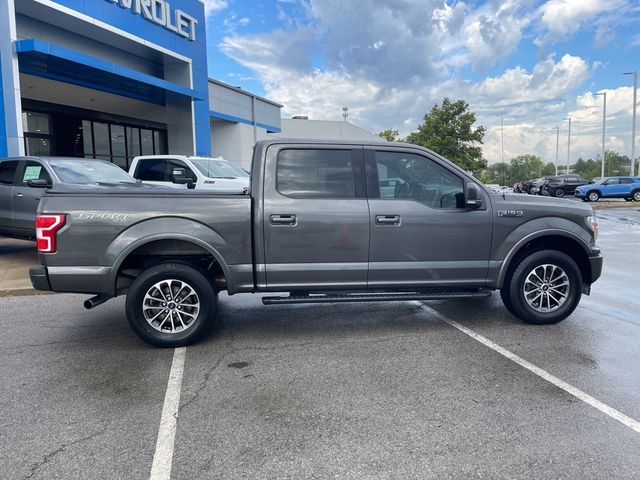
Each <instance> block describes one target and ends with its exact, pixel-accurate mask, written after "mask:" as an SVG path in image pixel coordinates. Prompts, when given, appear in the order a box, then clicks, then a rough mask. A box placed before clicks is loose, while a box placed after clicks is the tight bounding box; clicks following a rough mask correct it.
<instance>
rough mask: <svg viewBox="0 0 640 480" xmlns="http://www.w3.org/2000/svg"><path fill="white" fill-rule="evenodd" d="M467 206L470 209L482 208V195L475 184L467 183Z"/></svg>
mask: <svg viewBox="0 0 640 480" xmlns="http://www.w3.org/2000/svg"><path fill="white" fill-rule="evenodd" d="M465 205H466V207H467V208H470V209H474V210H475V209H478V208H481V207H482V195H481V194H480V191H479V190H478V186H477V185H476V184H475V183H467V198H466V199H465Z"/></svg>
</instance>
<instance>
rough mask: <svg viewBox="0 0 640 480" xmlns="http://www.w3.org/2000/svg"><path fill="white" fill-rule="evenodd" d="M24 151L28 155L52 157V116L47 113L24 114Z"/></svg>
mask: <svg viewBox="0 0 640 480" xmlns="http://www.w3.org/2000/svg"><path fill="white" fill-rule="evenodd" d="M22 125H23V128H24V149H25V153H26V154H27V155H31V156H35V157H39V156H42V157H45V156H50V155H51V154H52V153H53V133H52V131H51V116H50V115H49V114H47V113H36V112H24V113H23V114H22Z"/></svg>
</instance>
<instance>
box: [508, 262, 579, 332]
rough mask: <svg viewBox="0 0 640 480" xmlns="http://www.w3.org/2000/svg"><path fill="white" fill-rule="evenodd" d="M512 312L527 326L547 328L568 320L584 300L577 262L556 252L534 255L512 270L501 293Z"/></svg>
mask: <svg viewBox="0 0 640 480" xmlns="http://www.w3.org/2000/svg"><path fill="white" fill-rule="evenodd" d="M501 293H502V295H503V298H504V297H505V296H506V297H508V299H507V300H506V301H505V302H504V303H505V305H507V308H508V309H509V311H510V312H511V313H513V314H514V315H515V316H516V317H518V318H520V319H522V320H524V321H525V322H527V323H532V324H536V325H547V324H552V323H558V322H560V321H562V320H564V319H565V318H567V317H568V316H569V315H571V313H573V311H574V310H575V309H576V307H577V306H578V303H579V302H580V298H581V297H582V274H581V273H580V269H579V268H578V265H576V262H574V261H573V259H572V258H571V257H569V256H568V255H566V254H564V253H562V252H558V251H556V250H540V251H537V252H534V253H532V254H530V255H528V256H527V257H525V258H523V259H522V261H521V262H520V263H519V264H518V265H517V266H516V267H515V269H513V271H512V273H511V275H510V276H509V277H508V278H507V279H506V280H505V285H504V287H503V289H502V291H501Z"/></svg>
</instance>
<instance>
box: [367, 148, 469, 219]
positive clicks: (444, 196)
mask: <svg viewBox="0 0 640 480" xmlns="http://www.w3.org/2000/svg"><path fill="white" fill-rule="evenodd" d="M375 160H376V166H377V169H378V184H379V189H380V198H381V199H399V200H415V201H417V202H420V203H424V204H425V205H428V206H430V207H432V208H463V207H464V187H463V182H462V179H461V178H460V177H458V176H457V175H455V174H454V173H452V172H450V171H449V170H447V169H446V168H444V167H442V166H440V165H439V164H437V163H436V162H434V161H433V160H430V159H428V158H426V157H423V156H421V155H416V154H412V153H402V152H381V151H378V152H376V153H375Z"/></svg>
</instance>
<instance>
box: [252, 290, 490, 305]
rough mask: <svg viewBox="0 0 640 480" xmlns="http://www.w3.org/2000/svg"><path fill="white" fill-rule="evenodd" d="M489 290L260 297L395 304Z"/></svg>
mask: <svg viewBox="0 0 640 480" xmlns="http://www.w3.org/2000/svg"><path fill="white" fill-rule="evenodd" d="M489 296H491V292H490V291H489V290H468V291H465V290H463V291H433V292H402V293H352V294H349V293H345V294H339V293H338V294H311V295H289V296H287V297H262V303H263V304H265V305H278V304H285V303H345V302H397V301H407V300H451V299H456V298H486V297H489Z"/></svg>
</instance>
